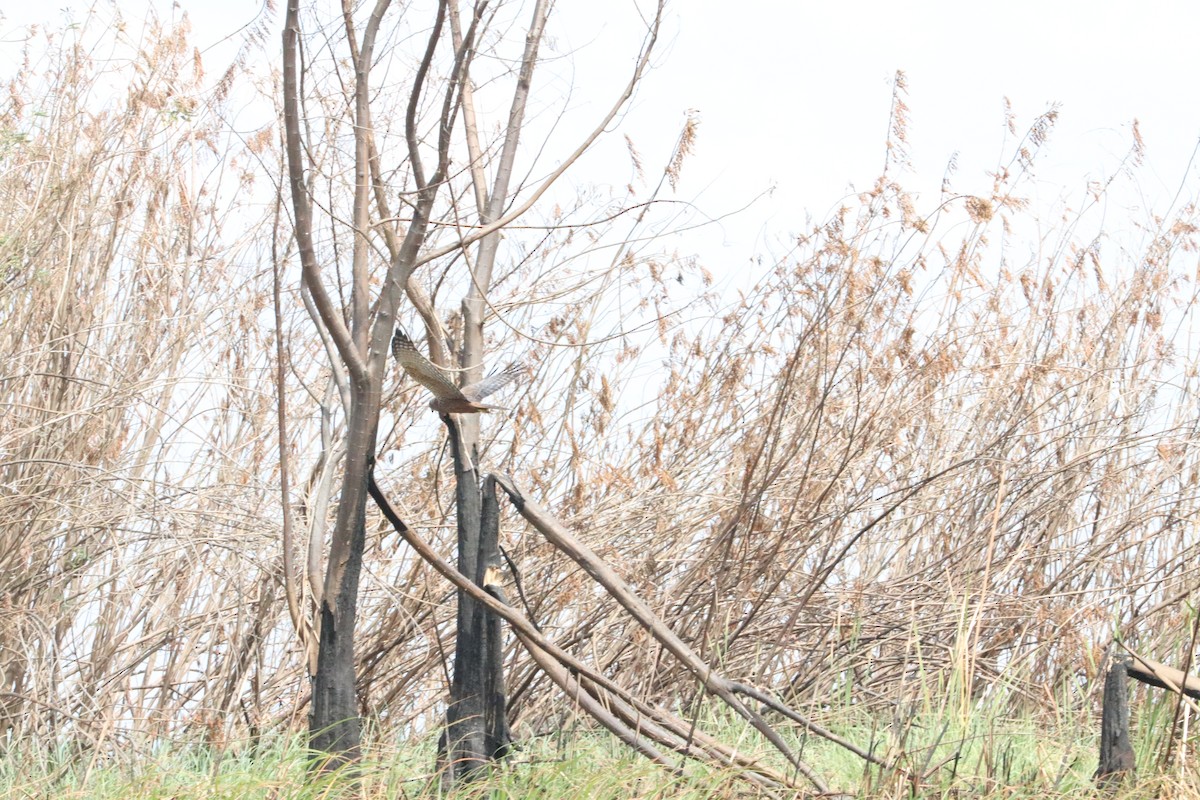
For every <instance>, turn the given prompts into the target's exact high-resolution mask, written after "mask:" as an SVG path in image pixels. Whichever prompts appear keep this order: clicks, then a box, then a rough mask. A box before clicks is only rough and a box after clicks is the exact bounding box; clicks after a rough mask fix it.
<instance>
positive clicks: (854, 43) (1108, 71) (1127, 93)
mask: <svg viewBox="0 0 1200 800" xmlns="http://www.w3.org/2000/svg"><path fill="white" fill-rule="evenodd" d="M6 5H15V4H6ZM87 5H88V3H76V2H73V1H72V0H56V2H54V3H52V4H47V5H45V6H40V5H39V4H36V3H27V4H24V5H23V6H18V7H13V8H7V9H6V10H5V14H6V19H5V21H4V23H3V25H2V26H0V32H2V33H3V34H4V38H3V44H0V48H3V50H4V51H5V52H3V53H0V55H3V56H5V58H4V59H3V60H0V64H8V63H11V62H10V60H9V59H11V58H13V57H15V54H16V52H17V50H18V47H19V45H18V42H19V40H20V38H21V36H20V27H21V26H22V25H24V24H26V23H28V22H32V21H39V20H40V21H47V20H48V21H49V22H51V23H52V24H55V23H58V22H60V21H61V20H62V19H63V18H64V16H63V14H64V11H63V9H67V8H75V9H83V8H86V7H87ZM117 5H118V7H120V8H121V9H122V10H123V12H124V13H125V14H126V15H127V16H128V17H130V18H136V17H138V16H140V15H141V13H142V11H141V9H142V8H144V6H145V0H137V2H131V1H130V0H121V2H118V3H117ZM154 5H155V6H156V7H157V8H159V9H160V12H159V13H160V15H161V16H164V17H167V18H170V17H172V16H175V15H178V14H179V13H181V12H180V10H183V11H186V13H187V14H188V15H189V17H190V19H191V21H192V24H193V27H194V30H195V39H196V42H197V44H199V45H200V46H201V47H208V46H209V45H213V44H215V43H217V42H218V41H220V40H221V39H222V38H224V37H226V36H229V35H231V34H236V32H237V31H238V30H239V29H240V28H241V27H242V26H244V25H245V24H247V23H249V22H251V21H252V20H254V19H255V18H256V17H257V15H258V14H259V13H261V3H260V2H259V0H179V1H178V2H177V3H176V4H174V8H173V7H172V4H170V3H161V2H160V3H155V4H154ZM642 5H643V6H645V5H647V2H646V0H642ZM636 8H637V7H636V5H635V4H634V3H633V2H631V0H611V1H610V2H604V3H597V2H594V0H593V1H591V2H578V0H559V2H558V3H557V5H556V8H555V15H556V18H555V21H554V23H553V25H552V30H551V33H552V35H554V36H555V37H556V38H555V40H554V46H555V50H556V52H557V54H558V55H564V54H568V53H570V54H571V57H570V58H558V59H554V60H551V61H549V62H548V63H547V64H545V65H544V67H543V68H542V72H540V73H539V75H538V79H539V80H542V81H547V82H550V83H556V84H557V88H559V89H563V88H567V89H569V90H570V92H571V101H570V105H571V108H572V114H574V115H576V116H575V121H576V122H578V124H579V125H581V126H583V125H584V124H585V122H586V121H590V120H594V119H596V118H598V116H599V115H601V114H602V113H603V111H604V110H605V109H606V108H607V106H608V104H609V103H610V102H611V97H612V89H613V87H614V86H615V85H616V84H617V83H618V82H619V81H620V80H623V79H624V76H625V75H626V74H627V66H628V65H629V63H631V60H632V57H633V54H634V53H635V52H636V47H637V43H638V39H639V33H638V29H637V22H638V17H637V14H636ZM73 13H75V14H76V15H77V16H79V15H81V13H82V12H81V11H79V10H76V11H75V12H73ZM668 13H669V19H668V23H667V29H666V32H665V35H664V40H663V42H662V43H661V46H660V51H659V55H658V57H657V58H656V60H655V68H654V70H653V71H652V72H651V74H650V75H649V76H648V79H647V81H646V82H645V84H644V86H643V87H642V89H641V90H640V91H639V93H638V95H637V97H636V100H635V103H634V105H633V106H632V108H631V109H630V111H629V113H628V114H627V115H626V116H625V117H624V118H623V119H622V120H621V123H620V133H624V134H628V135H629V136H630V137H632V139H633V140H634V142H635V143H636V145H637V146H638V148H639V149H640V150H641V152H642V155H643V156H644V157H645V158H646V159H647V161H648V162H650V163H658V164H661V162H662V160H663V159H665V157H666V155H667V154H668V153H669V151H670V147H671V143H672V142H673V141H674V139H675V137H676V135H677V133H678V131H679V128H680V125H681V124H682V121H683V119H684V114H685V112H686V111H687V110H688V109H695V110H696V111H697V112H698V114H699V118H700V120H701V127H700V139H699V144H698V150H697V153H696V155H695V157H694V158H693V159H692V160H691V162H690V163H689V164H688V167H687V169H686V172H685V176H684V181H683V183H682V185H681V186H680V193H679V195H678V196H679V197H680V198H681V199H686V200H694V201H695V202H696V203H697V205H698V206H699V207H701V208H703V209H704V211H705V212H707V213H708V214H711V215H714V216H717V215H721V214H724V213H726V212H729V211H731V210H733V209H735V208H738V207H741V206H743V205H745V204H746V203H747V202H749V201H751V200H752V199H753V198H755V197H757V196H759V195H760V194H761V193H763V192H764V191H766V190H767V189H771V188H773V193H772V194H771V196H770V197H769V198H764V199H762V200H760V201H759V202H758V203H757V204H755V205H754V206H753V208H752V210H751V211H750V212H748V213H747V214H743V215H741V216H739V217H735V218H734V219H732V220H728V221H726V222H725V223H723V224H722V225H721V226H719V231H717V233H716V235H715V238H714V234H713V233H711V232H710V233H709V234H707V235H706V236H705V237H704V238H706V239H708V242H709V243H708V244H705V245H703V247H708V248H711V247H714V246H715V247H719V248H721V250H722V254H715V253H714V254H710V257H711V258H713V259H715V260H721V259H723V258H728V259H730V260H732V261H734V262H738V261H741V260H742V259H745V258H749V257H750V256H751V255H752V254H753V253H754V252H756V251H759V252H761V251H762V250H763V249H768V250H769V249H771V248H772V243H773V242H774V241H776V240H779V239H782V238H784V237H786V235H787V233H788V232H789V231H796V230H800V229H802V228H803V227H804V216H805V213H806V212H807V213H809V214H811V215H812V216H813V217H815V218H817V219H821V218H823V217H825V216H826V215H827V214H828V213H829V211H830V210H831V209H833V208H836V206H837V205H838V203H839V201H840V199H841V198H842V197H843V196H845V195H846V194H847V192H848V191H849V190H850V187H851V186H852V185H853V186H855V187H857V188H866V187H868V186H869V185H870V183H871V181H872V180H873V178H874V177H875V176H876V175H877V174H878V172H879V169H880V167H881V166H882V163H883V158H884V137H885V134H886V130H887V122H888V109H889V100H890V96H891V91H892V80H893V76H894V74H895V72H896V70H897V69H901V70H904V71H905V72H906V74H907V76H908V87H909V94H908V99H907V102H908V105H909V107H910V120H911V126H910V144H911V153H912V161H913V165H914V172H913V174H912V175H910V176H909V177H908V178H907V179H906V182H908V183H909V184H911V185H912V186H914V187H917V188H924V189H926V190H927V191H928V192H935V191H936V190H937V187H938V186H939V184H940V180H941V177H942V174H943V171H944V169H945V166H946V163H947V161H948V160H949V159H950V157H951V156H952V155H953V154H955V153H957V154H958V161H959V170H958V177H957V179H956V187H955V188H956V189H957V190H958V191H962V192H970V191H972V189H975V190H978V191H979V192H981V193H982V192H984V191H985V190H986V188H987V187H988V186H990V180H989V179H987V177H986V175H985V174H984V171H985V170H987V169H989V168H992V167H994V166H995V165H996V163H997V161H998V159H999V156H1000V154H1001V148H1002V142H1003V136H1004V114H1003V98H1004V97H1008V98H1009V100H1010V101H1011V103H1012V107H1013V109H1014V111H1015V112H1016V113H1017V115H1018V117H1019V120H1020V124H1025V123H1028V122H1029V121H1030V120H1032V118H1033V117H1035V116H1036V115H1037V114H1039V113H1041V112H1043V111H1044V110H1045V109H1046V108H1047V107H1048V106H1049V105H1050V104H1051V103H1059V104H1061V116H1060V123H1059V125H1058V128H1057V130H1056V132H1055V134H1054V136H1053V138H1052V139H1051V143H1050V148H1049V150H1048V152H1047V157H1046V158H1045V159H1044V160H1043V162H1042V165H1043V166H1042V168H1041V170H1040V171H1039V176H1040V178H1041V179H1042V183H1041V184H1040V188H1039V191H1040V192H1041V193H1042V196H1041V197H1040V198H1039V200H1041V201H1044V202H1052V201H1053V200H1054V199H1055V198H1058V197H1061V198H1068V199H1069V198H1070V197H1071V196H1072V194H1080V193H1082V191H1083V187H1084V185H1085V183H1086V181H1087V180H1089V179H1096V178H1103V177H1106V176H1107V175H1109V174H1110V173H1111V172H1112V171H1113V170H1114V169H1115V167H1116V165H1117V163H1118V162H1119V161H1120V159H1121V158H1122V157H1123V156H1124V154H1125V153H1126V152H1127V151H1128V150H1129V147H1130V144H1131V142H1132V134H1131V123H1132V120H1133V119H1134V118H1137V119H1138V120H1139V122H1140V130H1141V133H1142V135H1143V137H1144V139H1145V141H1146V144H1147V147H1148V157H1147V162H1146V167H1145V169H1144V170H1143V171H1142V172H1141V173H1140V174H1139V178H1138V192H1136V193H1131V194H1129V195H1127V196H1126V197H1124V198H1122V199H1121V202H1122V203H1123V204H1124V205H1125V206H1126V207H1128V208H1129V209H1131V212H1132V213H1135V214H1137V213H1145V212H1146V211H1147V209H1154V208H1157V209H1159V210H1162V209H1164V208H1165V206H1166V205H1167V204H1169V203H1170V202H1171V201H1172V199H1173V198H1175V196H1176V194H1177V192H1178V190H1179V187H1180V185H1181V182H1182V181H1183V179H1184V177H1185V173H1186V171H1187V168H1188V163H1189V159H1190V157H1191V155H1192V153H1193V151H1194V149H1195V147H1196V144H1197V140H1198V138H1200V102H1198V100H1200V92H1198V89H1197V87H1200V59H1197V58H1196V56H1195V53H1196V48H1195V42H1194V38H1195V34H1196V32H1197V31H1200V4H1197V3H1194V2H1185V1H1184V0H1178V1H1177V2H1148V3H1141V4H1132V3H1128V2H1117V1H1115V0H1113V1H1111V2H1110V1H1108V0H1092V1H1091V2H1077V1H1076V0H1009V1H1008V2H1005V3H974V2H971V3H968V2H961V0H944V1H940V2H916V3H895V2H784V1H782V0H777V1H775V2H772V1H771V0H742V2H739V3H736V4H731V3H728V2H716V0H687V1H686V2H685V1H684V0H680V1H679V2H675V3H673V4H671V5H670V6H669V12H668ZM280 21H281V12H277V13H276V19H275V22H274V23H273V25H274V27H277V26H278V24H279V22H280ZM224 52H226V51H223V50H222V48H221V47H220V46H216V47H213V48H212V49H210V50H209V51H208V53H209V56H208V57H209V59H210V61H209V69H210V71H215V70H216V69H218V68H219V67H220V63H219V61H220V59H221V58H222V57H223V54H224ZM214 62H217V63H214ZM608 148H609V149H608V150H607V151H602V154H601V156H598V157H599V158H610V157H611V158H616V157H618V156H617V154H618V153H623V152H624V140H623V137H621V136H619V135H618V136H615V137H612V141H610V143H609V145H608ZM604 153H607V154H608V155H604ZM627 164H628V159H627V158H626V159H625V162H624V164H622V169H624V168H625V167H627ZM596 174H597V172H596V170H595V163H594V162H593V171H592V172H590V173H588V174H583V175H580V176H579V179H580V180H585V181H587V180H596ZM621 175H624V172H622V173H621ZM1196 177H1197V176H1196V169H1195V167H1194V166H1193V170H1192V173H1191V178H1192V180H1191V181H1190V184H1189V186H1190V187H1194V186H1195V185H1196V180H1195V178H1196ZM622 179H623V178H622ZM1185 192H1190V189H1185ZM1189 196H1190V195H1189Z"/></svg>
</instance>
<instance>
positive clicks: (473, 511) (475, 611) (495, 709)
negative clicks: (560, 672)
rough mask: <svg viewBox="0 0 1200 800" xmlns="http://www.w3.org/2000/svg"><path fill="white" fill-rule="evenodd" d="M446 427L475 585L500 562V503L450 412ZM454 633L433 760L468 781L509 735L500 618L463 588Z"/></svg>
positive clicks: (490, 577)
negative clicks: (445, 703)
mask: <svg viewBox="0 0 1200 800" xmlns="http://www.w3.org/2000/svg"><path fill="white" fill-rule="evenodd" d="M445 420H446V427H447V428H448V429H449V431H450V445H451V451H452V452H453V454H454V466H455V474H456V484H455V494H456V498H455V499H456V505H457V516H458V570H459V572H460V573H462V574H463V575H465V576H467V577H469V578H470V579H471V580H472V582H473V583H474V584H475V585H476V586H479V587H487V586H488V584H489V583H491V584H493V585H494V584H495V583H496V581H495V578H494V575H495V574H496V572H495V570H496V569H497V568H498V565H499V508H498V506H497V503H496V493H495V480H493V479H491V478H490V476H489V480H488V481H487V482H486V483H485V484H484V486H483V487H482V490H481V487H480V482H479V472H478V470H477V469H476V467H475V464H476V463H477V459H478V453H477V451H476V449H475V448H474V447H471V446H469V445H467V444H466V442H465V441H464V437H463V436H462V432H461V430H460V429H459V427H458V425H457V423H456V421H455V420H454V418H452V417H445ZM457 630H458V638H457V641H456V644H455V648H454V675H453V678H452V681H451V686H450V703H449V707H448V708H447V710H446V731H445V736H444V738H443V742H442V748H441V751H442V752H441V753H439V758H441V759H443V761H444V763H443V765H442V766H443V768H444V769H445V773H444V774H446V776H447V778H448V779H449V780H450V781H451V782H452V783H458V782H461V781H469V780H471V779H472V778H473V777H475V776H476V775H477V774H478V773H479V771H480V769H481V768H482V767H484V766H486V765H487V763H488V762H489V761H493V760H495V759H498V758H503V757H504V755H505V754H506V753H507V752H508V750H509V745H510V743H511V735H510V733H509V729H508V721H507V718H506V716H505V707H506V700H505V692H504V674H503V664H502V659H501V655H502V648H501V645H502V641H501V628H500V620H499V618H497V617H496V616H495V615H493V614H491V613H490V612H488V611H487V610H486V609H484V608H482V607H481V606H480V604H479V602H478V601H477V600H475V599H474V598H473V597H471V596H470V595H468V594H467V593H466V592H463V591H461V590H460V591H459V592H458V626H457Z"/></svg>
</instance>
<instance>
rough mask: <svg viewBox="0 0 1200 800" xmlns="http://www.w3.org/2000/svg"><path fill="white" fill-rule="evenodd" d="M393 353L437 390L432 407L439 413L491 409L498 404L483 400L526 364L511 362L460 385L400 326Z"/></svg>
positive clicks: (416, 376) (419, 379)
mask: <svg viewBox="0 0 1200 800" xmlns="http://www.w3.org/2000/svg"><path fill="white" fill-rule="evenodd" d="M392 355H394V356H395V357H396V361H398V362H399V363H400V366H401V367H403V368H404V371H405V372H407V373H408V374H409V375H411V376H412V378H413V380H415V381H416V382H417V383H419V384H421V385H422V386H424V387H425V388H426V389H428V390H429V391H430V392H432V393H433V399H432V400H430V401H429V407H430V408H432V409H433V410H434V411H436V412H438V413H439V414H479V413H481V412H482V413H486V412H488V411H491V410H492V409H493V408H496V406H488V405H484V404H482V403H480V402H479V401H480V400H482V399H483V398H485V397H487V396H488V395H489V394H492V393H493V392H496V391H499V390H500V389H502V388H503V387H505V386H507V385H508V384H509V383H511V382H512V381H514V380H516V378H517V377H518V376H519V375H520V374H521V373H522V372H524V367H522V366H521V365H520V364H510V365H509V366H508V367H506V368H505V369H504V370H503V371H501V372H497V373H496V374H494V375H489V376H488V377H486V378H484V379H483V380H481V381H479V382H478V383H472V384H470V385H469V386H464V387H462V388H461V389H460V388H458V386H456V385H455V384H454V381H452V380H450V378H449V377H448V376H447V375H446V373H444V372H443V371H442V370H441V369H440V368H438V366H437V364H434V363H433V362H432V361H430V360H429V359H428V358H426V357H425V356H424V355H422V354H421V351H419V350H417V347H416V345H414V344H413V343H412V340H411V339H409V338H408V335H407V334H405V333H404V331H402V330H400V328H396V332H395V334H393V335H392Z"/></svg>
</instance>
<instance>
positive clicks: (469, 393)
mask: <svg viewBox="0 0 1200 800" xmlns="http://www.w3.org/2000/svg"><path fill="white" fill-rule="evenodd" d="M524 372H525V365H524V364H509V365H508V366H507V367H505V368H504V370H503V371H501V372H497V373H495V374H493V375H489V376H487V377H486V378H484V379H483V380H481V381H478V382H477V383H472V384H471V385H470V386H464V387H463V390H462V393H463V394H464V395H466V397H467V399H468V400H470V401H472V402H478V401H480V400H482V399H483V398H485V397H487V396H488V395H489V394H492V393H493V392H497V391H499V390H501V389H503V388H504V387H505V386H507V385H508V384H510V383H512V382H513V381H515V380H516V379H517V378H519V377H521V374H522V373H524Z"/></svg>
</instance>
